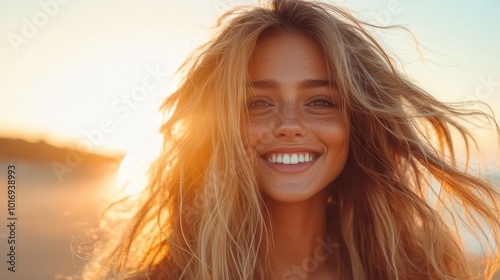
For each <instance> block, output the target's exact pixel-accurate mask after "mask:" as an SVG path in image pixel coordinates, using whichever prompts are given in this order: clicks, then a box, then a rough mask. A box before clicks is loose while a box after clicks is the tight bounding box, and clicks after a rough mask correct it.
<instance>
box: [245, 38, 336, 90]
mask: <svg viewBox="0 0 500 280" xmlns="http://www.w3.org/2000/svg"><path fill="white" fill-rule="evenodd" d="M249 74H250V76H251V78H256V79H265V78H273V79H283V80H289V79H298V78H300V79H304V78H316V79H319V78H321V79H326V78H327V70H326V63H325V58H324V54H323V51H322V50H321V48H320V47H319V45H318V44H317V43H316V41H314V40H313V39H312V38H311V37H310V36H309V35H307V34H304V33H301V32H290V31H287V32H280V33H274V34H272V35H267V36H265V37H263V38H261V39H259V41H258V42H257V46H256V47H255V50H254V52H253V54H252V57H251V60H250V64H249Z"/></svg>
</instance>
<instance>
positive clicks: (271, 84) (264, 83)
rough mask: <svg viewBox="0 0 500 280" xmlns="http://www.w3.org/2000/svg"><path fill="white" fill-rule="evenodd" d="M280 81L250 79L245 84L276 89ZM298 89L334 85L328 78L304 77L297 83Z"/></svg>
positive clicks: (279, 85)
mask: <svg viewBox="0 0 500 280" xmlns="http://www.w3.org/2000/svg"><path fill="white" fill-rule="evenodd" d="M281 85H282V84H281V83H280V82H279V81H278V80H276V79H267V80H257V81H250V82H249V83H248V84H247V86H248V87H251V88H258V89H278V88H280V87H281ZM297 85H298V87H299V89H312V88H318V87H335V83H334V82H333V81H329V80H317V79H304V80H302V81H300V82H298V83H297Z"/></svg>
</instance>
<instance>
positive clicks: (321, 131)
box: [309, 116, 350, 150]
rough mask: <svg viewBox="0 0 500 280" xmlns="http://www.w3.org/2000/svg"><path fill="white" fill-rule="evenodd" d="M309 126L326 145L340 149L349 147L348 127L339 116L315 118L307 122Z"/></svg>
mask: <svg viewBox="0 0 500 280" xmlns="http://www.w3.org/2000/svg"><path fill="white" fill-rule="evenodd" d="M309 127H310V129H312V130H314V131H315V134H316V135H318V136H319V137H320V138H321V139H322V140H323V141H324V142H325V143H326V144H327V145H328V146H332V147H336V148H338V149H340V150H343V149H348V148H349V137H350V135H349V129H348V127H347V125H346V123H345V122H344V121H343V120H342V119H341V118H340V117H338V116H335V117H330V118H325V119H316V120H314V121H313V122H310V123H309ZM330 148H331V147H330Z"/></svg>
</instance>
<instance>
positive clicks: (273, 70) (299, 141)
mask: <svg viewBox="0 0 500 280" xmlns="http://www.w3.org/2000/svg"><path fill="white" fill-rule="evenodd" d="M249 74H250V76H249V82H248V87H249V89H250V90H249V92H253V93H254V94H252V95H251V97H249V102H248V105H247V106H248V110H249V114H250V118H249V123H248V124H247V126H246V133H247V135H246V136H247V139H248V141H249V144H250V145H251V148H252V149H251V150H252V153H256V154H255V155H256V157H255V159H256V160H255V161H254V169H255V173H256V176H257V182H258V184H259V188H260V189H261V192H262V193H263V194H264V195H265V196H267V197H269V198H271V199H273V200H276V201H283V202H296V201H302V200H307V199H309V198H311V197H312V196H314V195H315V194H317V193H319V192H320V191H321V190H323V189H324V188H325V187H326V186H327V185H328V184H330V183H331V182H332V181H333V180H335V178H337V176H338V175H339V174H340V172H341V171H342V169H343V168H344V165H345V162H346V159H347V155H348V151H349V130H348V128H347V126H346V124H345V122H344V121H343V118H342V114H341V111H340V109H339V108H337V105H336V104H335V100H334V99H333V98H332V97H334V96H335V95H336V94H338V92H337V90H336V89H335V87H334V86H333V84H332V81H329V79H328V75H327V70H326V64H325V60H324V56H323V52H322V50H321V49H320V48H319V46H318V45H317V44H316V43H315V42H314V41H313V40H312V39H311V38H310V37H308V36H307V35H304V34H301V33H293V32H285V33H280V34H276V35H272V36H268V37H265V38H263V39H261V40H260V41H259V44H258V45H257V47H256V49H255V52H254V54H253V56H252V59H251V62H250V66H249Z"/></svg>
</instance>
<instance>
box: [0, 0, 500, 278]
mask: <svg viewBox="0 0 500 280" xmlns="http://www.w3.org/2000/svg"><path fill="white" fill-rule="evenodd" d="M325 2H329V3H332V4H337V5H339V6H342V7H346V8H348V9H349V10H351V11H352V12H353V13H355V15H357V16H358V17H359V18H361V19H363V20H365V21H367V22H370V23H372V24H377V25H384V26H386V25H402V26H404V27H407V28H408V29H409V30H411V31H412V32H413V35H414V36H415V38H416V39H417V40H418V44H417V45H416V44H415V42H414V41H413V39H412V36H411V35H410V34H409V33H407V32H405V31H402V30H391V31H383V32H382V31H373V32H374V34H375V35H376V36H377V38H379V40H381V41H382V42H383V45H384V46H385V47H386V48H387V49H388V50H389V52H390V53H392V54H396V55H397V60H396V62H397V63H398V67H399V68H400V69H401V70H402V71H404V72H405V73H406V74H407V75H408V76H409V77H410V78H411V79H412V80H413V81H415V82H416V83H417V84H419V85H420V86H421V87H422V88H424V89H426V90H428V91H429V92H431V93H432V94H433V95H434V96H436V97H437V98H438V99H440V100H443V101H450V102H455V101H482V102H485V103H487V104H488V105H489V106H490V107H491V109H492V110H493V113H495V114H496V119H497V121H499V117H498V115H500V67H499V65H500V52H498V49H499V47H500V36H498V28H500V17H498V12H499V11H500V2H498V1H493V0H484V1H481V2H480V3H479V2H472V1H465V0H460V1H453V4H450V2H448V3H447V4H445V3H442V2H439V3H437V2H436V1H431V0H421V1H414V0H376V1H374V0H370V1H368V0H344V1H341V0H339V1H333V0H332V1H325ZM254 3H256V1H252V0H203V1H199V0H183V1H172V0H142V1H138V0H121V1H118V0H108V1H97V0H86V1H83V0H24V1H15V0H0V35H1V40H0V89H1V92H0V182H1V183H0V185H1V186H2V191H1V193H2V195H1V196H0V201H1V202H0V205H1V210H0V218H1V219H2V222H1V225H2V226H1V227H0V253H1V257H0V260H1V263H2V265H1V267H0V278H1V279H67V280H68V279H78V276H77V275H78V273H79V271H80V270H81V267H82V266H83V265H84V264H85V262H86V261H87V258H88V257H89V256H87V255H82V254H79V253H78V252H75V251H74V250H72V248H74V247H75V244H77V243H79V242H80V243H82V242H84V241H82V240H85V236H86V235H88V234H89V232H91V231H92V229H94V228H96V227H97V226H98V217H99V214H100V212H101V211H102V209H103V208H104V206H106V205H107V204H108V203H109V202H110V201H113V200H114V199H116V198H117V197H118V195H120V194H123V193H125V194H133V193H137V192H140V191H141V188H142V187H143V186H144V181H143V177H142V175H141V174H143V172H144V170H145V168H146V167H147V165H148V163H149V162H150V161H151V160H152V159H153V158H154V157H155V156H156V155H157V154H158V151H159V147H160V145H161V136H160V135H159V134H158V129H159V126H160V123H161V114H160V112H159V111H158V108H159V106H160V104H161V101H162V100H163V98H165V97H166V96H167V95H168V94H169V93H170V92H172V91H173V90H174V89H175V88H176V85H177V83H178V81H179V78H180V77H178V76H177V75H176V73H175V71H176V70H177V68H178V67H179V66H180V64H181V63H182V62H183V60H184V59H185V58H186V57H187V56H188V55H189V53H190V52H191V51H192V50H193V49H194V48H195V47H197V46H199V45H200V44H202V43H203V42H205V41H206V40H207V39H209V38H210V36H211V34H213V32H212V30H211V27H212V26H213V25H214V24H215V20H216V19H217V17H218V16H220V15H221V14H222V13H223V12H224V11H225V10H227V9H229V8H231V7H234V6H237V5H247V4H254ZM471 129H472V130H473V132H474V133H475V134H476V135H477V136H478V140H479V146H480V148H481V152H474V156H473V162H472V163H473V164H472V167H473V169H474V170H475V171H481V173H482V174H483V176H487V177H488V178H490V179H492V180H496V182H497V183H500V151H499V145H498V138H497V136H496V135H495V131H494V129H493V128H492V127H491V126H489V125H486V124H485V125H482V126H481V127H479V128H477V127H471ZM463 155H464V154H463V153H462V154H460V155H459V156H461V157H462V158H463ZM8 165H15V166H16V172H17V173H16V213H15V214H16V217H17V218H18V220H17V228H16V231H17V234H16V242H17V246H16V250H17V252H16V257H17V264H16V270H17V271H16V272H15V273H12V272H9V271H8V270H7V264H6V261H7V256H6V254H7V253H6V252H7V245H8V244H7V237H8V232H7V230H8V228H7V227H6V226H5V224H4V223H6V221H7V219H6V217H7V195H6V189H5V188H3V186H6V184H7V166H8ZM464 238H469V239H468V240H469V241H468V244H469V245H470V250H471V251H474V252H478V250H479V249H478V248H476V247H475V243H474V240H473V239H471V238H470V237H467V234H464Z"/></svg>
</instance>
